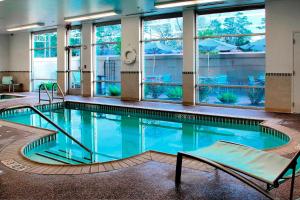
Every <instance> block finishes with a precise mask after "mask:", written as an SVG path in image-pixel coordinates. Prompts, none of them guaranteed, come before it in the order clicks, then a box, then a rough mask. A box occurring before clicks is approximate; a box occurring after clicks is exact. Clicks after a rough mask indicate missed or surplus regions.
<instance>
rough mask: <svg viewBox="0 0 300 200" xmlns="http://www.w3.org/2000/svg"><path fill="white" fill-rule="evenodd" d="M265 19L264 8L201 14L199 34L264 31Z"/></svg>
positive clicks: (216, 34) (199, 17) (198, 20)
mask: <svg viewBox="0 0 300 200" xmlns="http://www.w3.org/2000/svg"><path fill="white" fill-rule="evenodd" d="M265 21H266V20H265V10H264V9H260V10H249V11H238V12H227V13H217V14H209V15H199V16H198V19H197V22H198V36H199V37H203V36H220V35H229V34H252V33H264V32H265Z"/></svg>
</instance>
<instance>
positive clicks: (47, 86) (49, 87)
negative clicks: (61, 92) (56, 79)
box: [41, 82, 57, 91]
mask: <svg viewBox="0 0 300 200" xmlns="http://www.w3.org/2000/svg"><path fill="white" fill-rule="evenodd" d="M42 84H44V87H42V88H41V89H42V90H43V89H45V87H46V89H47V90H49V91H50V90H52V85H53V83H51V82H47V83H42ZM42 84H41V85H42ZM56 90H57V85H55V86H54V91H56Z"/></svg>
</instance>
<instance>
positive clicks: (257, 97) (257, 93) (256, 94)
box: [248, 88, 265, 105]
mask: <svg viewBox="0 0 300 200" xmlns="http://www.w3.org/2000/svg"><path fill="white" fill-rule="evenodd" d="M264 95H265V89H264V88H251V89H249V92H248V97H249V99H250V101H251V104H252V105H258V104H259V103H260V102H261V101H262V100H263V98H264Z"/></svg>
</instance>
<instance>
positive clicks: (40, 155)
mask: <svg viewBox="0 0 300 200" xmlns="http://www.w3.org/2000/svg"><path fill="white" fill-rule="evenodd" d="M35 156H36V157H37V159H38V160H41V159H40V158H42V159H43V160H50V161H52V162H51V163H54V164H74V163H70V162H65V161H63V160H61V158H56V157H54V156H52V155H48V154H47V153H45V152H39V153H35Z"/></svg>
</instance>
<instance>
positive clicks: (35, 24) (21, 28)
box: [6, 23, 45, 32]
mask: <svg viewBox="0 0 300 200" xmlns="http://www.w3.org/2000/svg"><path fill="white" fill-rule="evenodd" d="M42 26H45V24H44V23H34V24H26V25H22V26H17V27H13V28H8V29H6V30H7V31H9V32H11V31H20V30H27V29H33V28H39V27H42Z"/></svg>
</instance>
